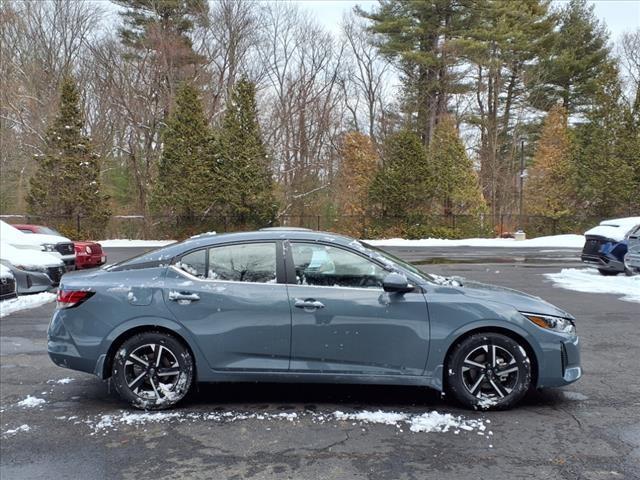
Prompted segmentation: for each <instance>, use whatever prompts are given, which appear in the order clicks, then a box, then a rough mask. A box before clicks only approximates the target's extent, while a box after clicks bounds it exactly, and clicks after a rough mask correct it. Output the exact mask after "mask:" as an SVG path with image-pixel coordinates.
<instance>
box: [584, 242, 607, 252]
mask: <svg viewBox="0 0 640 480" xmlns="http://www.w3.org/2000/svg"><path fill="white" fill-rule="evenodd" d="M603 243H605V241H603V240H599V239H597V238H587V241H586V242H585V243H584V248H583V249H582V254H583V255H597V254H598V253H600V246H601V245H602V244H603Z"/></svg>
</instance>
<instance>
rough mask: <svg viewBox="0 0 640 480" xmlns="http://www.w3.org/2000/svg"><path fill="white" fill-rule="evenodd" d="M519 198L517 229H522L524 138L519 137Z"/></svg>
mask: <svg viewBox="0 0 640 480" xmlns="http://www.w3.org/2000/svg"><path fill="white" fill-rule="evenodd" d="M519 194H520V198H519V203H520V205H519V209H518V210H519V212H518V214H519V215H518V216H519V219H518V223H519V224H520V226H519V228H518V230H522V227H523V225H522V213H523V212H522V207H523V197H524V138H520V191H519Z"/></svg>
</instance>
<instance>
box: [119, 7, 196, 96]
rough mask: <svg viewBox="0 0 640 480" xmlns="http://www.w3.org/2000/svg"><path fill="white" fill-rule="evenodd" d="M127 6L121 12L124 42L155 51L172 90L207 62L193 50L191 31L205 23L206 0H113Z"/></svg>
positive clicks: (138, 48) (134, 47) (137, 49)
mask: <svg viewBox="0 0 640 480" xmlns="http://www.w3.org/2000/svg"><path fill="white" fill-rule="evenodd" d="M114 1H115V2H116V3H117V4H118V5H120V6H122V7H124V10H123V11H122V12H121V13H120V15H121V16H122V18H123V19H124V26H123V27H121V28H120V30H119V34H120V39H121V41H122V43H123V45H125V46H127V47H129V48H130V49H131V50H132V51H133V52H139V51H145V50H150V51H153V52H155V55H156V57H157V58H156V59H157V68H162V69H163V71H162V72H161V73H162V75H161V76H162V77H163V79H164V81H165V82H167V83H168V85H167V87H168V88H169V90H170V91H173V89H174V87H175V86H176V85H178V84H179V83H180V82H183V81H187V80H190V79H191V78H192V73H193V72H190V73H188V72H189V70H190V69H191V67H193V66H194V65H197V64H201V63H203V62H204V59H203V58H202V57H201V56H200V55H198V54H196V53H195V52H194V50H193V46H192V42H191V39H190V37H189V33H190V32H191V31H192V30H193V28H194V27H195V24H196V23H199V22H200V23H201V22H204V21H205V19H206V15H207V12H208V3H207V2H206V0H161V1H149V0H114Z"/></svg>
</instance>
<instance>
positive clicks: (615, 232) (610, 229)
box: [584, 217, 640, 242]
mask: <svg viewBox="0 0 640 480" xmlns="http://www.w3.org/2000/svg"><path fill="white" fill-rule="evenodd" d="M636 225H640V217H626V218H612V219H610V220H604V221H602V222H600V225H598V226H597V227H593V228H592V229H590V230H587V231H586V232H584V234H585V235H594V236H598V237H604V238H609V239H611V240H615V241H616V242H621V241H622V240H624V237H625V235H627V233H629V232H630V231H631V229H632V228H633V227H635V226H636Z"/></svg>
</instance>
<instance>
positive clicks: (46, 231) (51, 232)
mask: <svg viewBox="0 0 640 480" xmlns="http://www.w3.org/2000/svg"><path fill="white" fill-rule="evenodd" d="M38 232H39V233H41V234H43V235H55V236H57V237H61V236H62V235H60V232H57V231H55V230H54V229H53V228H49V227H40V228H38Z"/></svg>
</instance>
